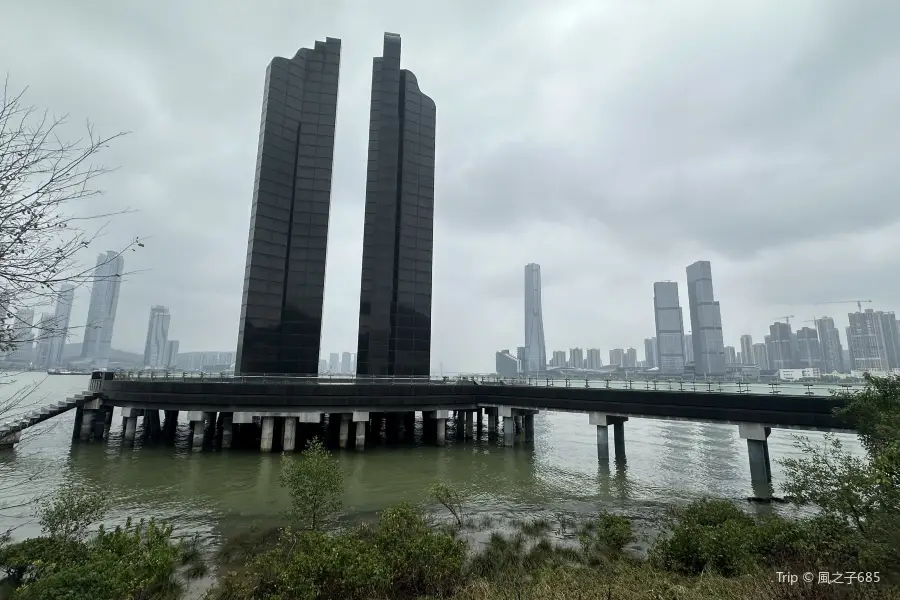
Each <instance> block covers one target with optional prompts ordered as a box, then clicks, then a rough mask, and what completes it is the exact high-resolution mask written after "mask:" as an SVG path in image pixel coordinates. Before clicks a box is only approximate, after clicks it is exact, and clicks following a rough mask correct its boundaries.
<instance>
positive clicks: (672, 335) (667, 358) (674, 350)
mask: <svg viewBox="0 0 900 600" xmlns="http://www.w3.org/2000/svg"><path fill="white" fill-rule="evenodd" d="M653 314H654V316H655V319H656V353H657V357H658V366H659V371H660V373H662V374H666V375H681V374H682V373H684V365H685V362H686V361H685V354H684V317H683V315H682V313H681V303H680V302H679V299H678V284H677V283H676V282H674V281H657V282H656V283H654V284H653Z"/></svg>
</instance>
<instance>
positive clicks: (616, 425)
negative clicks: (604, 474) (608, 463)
mask: <svg viewBox="0 0 900 600" xmlns="http://www.w3.org/2000/svg"><path fill="white" fill-rule="evenodd" d="M626 420H627V417H621V418H617V419H616V420H615V421H613V424H612V426H613V447H614V448H615V451H616V460H618V461H623V460H625V421H626Z"/></svg>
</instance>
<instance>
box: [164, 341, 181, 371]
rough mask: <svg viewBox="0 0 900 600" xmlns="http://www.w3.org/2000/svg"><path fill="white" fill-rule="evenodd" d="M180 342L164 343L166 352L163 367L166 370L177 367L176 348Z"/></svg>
mask: <svg viewBox="0 0 900 600" xmlns="http://www.w3.org/2000/svg"><path fill="white" fill-rule="evenodd" d="M179 346H181V342H179V341H178V340H168V341H167V342H166V352H165V355H164V356H163V366H164V367H165V368H167V369H171V368H175V367H176V366H177V365H178V348H179Z"/></svg>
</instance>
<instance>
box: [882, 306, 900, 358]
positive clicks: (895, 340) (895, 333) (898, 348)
mask: <svg viewBox="0 0 900 600" xmlns="http://www.w3.org/2000/svg"><path fill="white" fill-rule="evenodd" d="M881 323H882V327H883V329H884V346H885V349H886V350H887V360H888V366H889V367H890V368H892V369H900V322H898V321H897V317H896V315H894V313H893V312H883V313H881Z"/></svg>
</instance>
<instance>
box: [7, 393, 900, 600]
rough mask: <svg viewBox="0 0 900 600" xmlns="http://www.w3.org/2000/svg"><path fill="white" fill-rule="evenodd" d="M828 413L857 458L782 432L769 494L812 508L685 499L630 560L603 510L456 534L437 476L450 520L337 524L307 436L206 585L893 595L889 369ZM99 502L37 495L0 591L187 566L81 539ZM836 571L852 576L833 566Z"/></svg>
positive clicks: (414, 514)
mask: <svg viewBox="0 0 900 600" xmlns="http://www.w3.org/2000/svg"><path fill="white" fill-rule="evenodd" d="M845 412H846V416H847V417H848V418H850V419H852V420H853V422H854V423H855V424H856V425H857V427H858V431H859V436H860V440H861V442H862V444H863V447H864V448H865V450H866V453H867V455H866V457H865V458H855V457H853V456H851V455H850V454H848V453H847V452H846V451H845V450H843V449H842V448H841V447H840V444H839V443H838V442H837V441H836V440H835V439H833V438H828V440H827V443H826V444H825V446H824V447H818V446H812V445H810V444H808V443H806V442H803V441H800V442H798V443H800V444H801V445H802V446H803V447H804V449H805V450H806V454H805V456H804V457H803V458H800V459H791V460H786V461H784V466H785V469H786V473H787V479H788V481H787V484H786V485H785V488H786V491H787V492H788V493H789V494H790V495H791V496H792V497H793V498H796V499H797V501H798V502H804V503H813V504H815V505H817V506H818V507H819V508H820V510H819V511H818V513H817V514H816V516H814V517H807V518H803V519H797V520H790V519H785V518H782V517H779V516H775V515H767V516H762V517H757V516H752V515H750V514H748V513H747V512H745V511H744V510H742V509H741V508H739V507H738V506H736V505H734V504H733V503H731V502H728V501H723V500H702V501H698V502H694V503H692V504H689V505H686V506H681V507H677V508H674V509H672V510H671V511H670V514H669V515H668V518H667V521H666V527H665V533H664V534H663V535H661V536H660V537H659V538H658V539H657V540H655V542H654V543H653V544H652V546H651V547H650V549H649V552H648V556H647V557H646V558H637V557H634V556H632V555H631V554H630V553H629V552H628V546H629V544H630V543H631V542H632V541H633V540H634V533H633V530H632V523H631V522H630V521H629V520H628V519H627V518H625V517H623V516H619V515H614V514H609V513H606V512H600V513H598V514H597V515H596V516H595V517H594V518H592V519H590V520H588V521H586V522H582V523H580V524H578V525H577V528H576V533H577V536H576V538H575V539H576V540H577V543H576V544H562V543H559V542H558V541H553V540H552V539H551V538H550V537H549V535H550V533H551V530H552V529H553V528H554V527H553V526H554V524H553V523H550V522H549V521H545V520H533V521H528V522H524V523H520V524H519V527H518V531H516V532H515V533H514V534H513V535H507V536H504V535H501V534H498V533H495V534H493V535H492V536H491V538H490V540H489V541H488V542H487V543H486V544H485V545H484V546H483V547H480V548H477V549H476V548H474V547H471V546H469V544H467V542H466V541H465V540H464V539H463V538H462V536H461V535H460V531H461V529H462V528H463V526H464V524H465V523H466V522H467V519H466V517H465V516H464V512H465V511H464V505H465V495H464V494H463V493H461V492H460V491H459V490H454V489H452V488H450V487H449V486H447V485H444V484H439V485H437V486H435V487H434V488H433V489H432V490H431V494H432V497H433V500H434V502H435V504H438V505H442V506H443V507H445V508H446V509H447V511H448V512H449V515H450V517H451V519H450V524H449V525H447V524H440V523H437V522H435V521H434V520H432V518H431V517H430V516H429V515H428V513H427V512H426V511H425V510H424V509H423V508H422V507H419V506H413V505H409V504H404V505H400V506H397V507H393V508H390V509H388V510H385V511H383V512H382V513H381V515H380V516H379V519H378V521H377V522H375V523H363V524H358V525H355V526H351V527H344V528H340V527H338V526H337V516H338V515H339V513H340V510H341V505H340V492H341V488H342V482H341V471H340V468H339V465H338V464H337V461H336V460H335V459H333V458H332V457H331V456H330V455H329V453H328V452H327V450H326V449H325V448H324V446H322V444H321V443H319V442H318V441H313V442H311V443H310V445H309V446H308V448H307V449H306V450H305V451H304V452H303V453H302V454H300V455H298V456H296V457H287V458H285V460H284V463H283V472H282V484H283V485H284V486H285V487H286V488H287V489H288V491H289V492H290V495H291V500H292V510H291V512H290V514H289V515H288V519H289V525H287V526H285V527H284V528H281V529H278V530H276V531H270V532H261V533H260V534H259V535H256V536H252V537H248V538H244V539H243V540H242V543H237V540H236V541H235V543H232V544H227V545H226V547H225V548H223V550H222V552H220V554H219V556H218V557H217V558H218V560H217V561H216V562H217V564H216V566H217V570H218V573H217V574H218V579H217V582H216V584H215V586H214V587H213V588H212V589H210V590H209V591H208V592H207V594H206V598H207V600H238V599H240V600H244V599H259V600H264V599H265V600H289V599H297V600H370V599H375V600H394V599H396V600H416V599H423V598H454V599H458V600H507V599H508V600H513V599H515V600H521V599H533V600H555V599H563V598H565V599H567V600H568V599H573V598H574V599H579V598H583V599H585V600H586V599H588V598H590V599H593V598H606V599H613V598H617V599H618V598H621V599H625V598H636V599H646V600H694V599H696V600H706V599H709V600H728V599H732V598H733V599H738V598H740V599H742V600H756V599H759V600H763V599H766V600H770V599H793V598H797V599H800V598H807V599H829V598H866V599H868V598H871V599H882V598H883V599H887V598H897V597H900V587H897V586H898V584H900V581H898V577H900V378H890V379H869V380H868V381H867V387H866V389H865V391H863V392H861V393H857V394H855V395H853V396H851V397H848V406H847V408H846V409H845ZM104 508H105V507H104V506H103V503H102V501H101V500H99V499H97V497H96V496H95V495H91V494H88V493H84V492H76V491H73V490H63V491H62V492H60V494H59V495H57V496H56V497H55V498H54V499H52V500H51V501H49V502H48V503H46V504H44V505H43V506H42V507H41V510H40V512H39V514H40V522H41V525H42V527H43V530H44V535H43V536H42V537H39V538H34V539H30V540H25V541H23V542H18V543H11V542H9V540H5V542H4V543H3V544H2V545H0V569H3V570H4V571H5V574H6V580H5V582H4V584H5V586H6V588H5V590H4V591H3V592H2V593H0V598H3V597H9V598H15V599H20V598H24V599H44V598H46V599H50V598H54V599H56V598H71V599H73V600H74V599H79V600H80V599H82V598H83V599H88V598H91V599H105V598H108V599H110V600H112V599H120V598H134V599H138V598H139V599H142V600H151V599H168V598H177V597H179V594H180V593H181V590H182V586H183V584H184V582H186V581H187V580H188V579H190V578H191V577H196V576H198V575H200V574H202V573H203V571H204V563H203V562H202V561H200V560H199V556H198V553H197V549H196V546H195V545H194V544H191V543H185V542H179V541H176V540H175V539H174V538H173V537H172V529H171V527H170V526H168V525H160V524H157V523H154V522H149V523H143V522H142V523H140V524H134V523H131V522H129V523H128V524H126V526H125V527H121V528H117V529H116V530H114V531H107V530H105V529H103V528H101V529H100V530H99V531H97V532H96V533H93V534H88V526H89V524H90V523H92V522H95V521H97V520H98V519H99V518H100V517H101V516H102V514H103V509H104ZM569 526H570V525H569V524H567V523H560V524H559V527H560V529H565V528H567V527H569ZM851 571H852V572H854V573H858V575H855V576H853V577H852V578H848V576H847V575H846V573H848V572H851ZM826 572H827V573H828V574H829V576H831V577H833V575H834V574H836V573H844V574H845V575H844V576H843V577H842V580H841V583H830V584H829V583H820V582H819V577H820V575H819V574H820V573H826ZM779 573H781V574H782V575H781V576H779ZM805 573H809V574H812V577H813V581H812V582H807V581H804V579H803V575H804V574H805ZM791 576H796V577H797V579H795V580H793V581H792V580H791V579H790V577H791Z"/></svg>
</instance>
